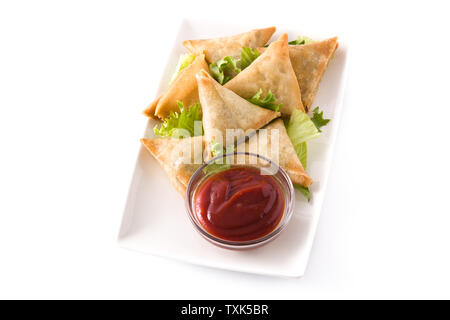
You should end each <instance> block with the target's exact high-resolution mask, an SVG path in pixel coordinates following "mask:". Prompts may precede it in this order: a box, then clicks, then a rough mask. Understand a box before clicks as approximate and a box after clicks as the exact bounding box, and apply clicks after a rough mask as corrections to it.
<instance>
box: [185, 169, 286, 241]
mask: <svg viewBox="0 0 450 320" xmlns="http://www.w3.org/2000/svg"><path fill="white" fill-rule="evenodd" d="M284 203H285V199H284V194H283V191H282V189H281V187H280V185H279V184H278V182H277V181H276V180H275V179H274V178H273V177H272V176H270V175H261V173H260V170H259V169H257V168H253V167H245V166H243V167H235V168H231V169H227V170H224V171H221V172H218V173H215V174H213V175H211V176H210V177H208V178H206V179H205V181H203V183H202V184H201V185H200V187H199V189H198V190H197V192H196V194H195V196H194V210H195V214H196V216H197V219H198V220H199V222H200V223H201V224H202V226H203V227H204V228H205V230H206V231H207V232H209V233H210V234H212V235H214V236H216V237H219V238H221V239H224V240H228V241H249V240H255V239H258V238H261V237H263V236H265V235H267V234H269V233H270V232H271V231H273V230H274V229H275V228H276V227H277V225H278V224H279V222H280V221H281V218H282V217H283V211H284Z"/></svg>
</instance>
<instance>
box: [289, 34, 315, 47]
mask: <svg viewBox="0 0 450 320" xmlns="http://www.w3.org/2000/svg"><path fill="white" fill-rule="evenodd" d="M314 42H315V41H314V40H313V39H311V38H309V37H305V36H298V37H297V39H296V40H293V41H289V42H288V44H290V45H302V44H310V43H314Z"/></svg>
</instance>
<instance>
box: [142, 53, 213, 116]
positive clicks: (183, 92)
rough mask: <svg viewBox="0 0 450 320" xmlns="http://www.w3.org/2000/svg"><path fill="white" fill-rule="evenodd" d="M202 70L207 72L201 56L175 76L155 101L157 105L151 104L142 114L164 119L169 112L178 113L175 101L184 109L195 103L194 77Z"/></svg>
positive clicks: (196, 92)
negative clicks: (180, 103) (181, 104)
mask: <svg viewBox="0 0 450 320" xmlns="http://www.w3.org/2000/svg"><path fill="white" fill-rule="evenodd" d="M202 69H204V70H209V69H208V65H207V64H206V61H205V56H204V55H203V54H201V55H198V56H196V57H195V59H194V61H192V63H191V64H189V65H188V66H187V67H186V68H185V69H183V70H182V71H181V72H180V73H179V74H178V75H177V77H176V78H175V79H174V80H173V82H172V83H171V84H170V86H169V88H168V89H167V91H166V92H165V93H164V94H163V95H162V96H160V97H158V98H157V99H156V100H157V103H155V102H156V101H155V102H153V103H152V104H151V105H150V106H149V107H148V108H147V109H146V110H145V111H144V114H146V115H148V116H152V114H155V115H156V116H158V117H159V118H161V119H165V118H166V117H168V116H169V115H170V112H171V111H173V112H179V111H180V108H179V107H178V104H177V101H181V102H183V104H184V106H185V107H186V108H187V107H189V106H191V105H193V104H195V103H197V102H198V101H199V100H198V90H197V80H196V79H195V75H196V74H197V72H199V71H200V70H202Z"/></svg>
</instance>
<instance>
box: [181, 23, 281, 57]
mask: <svg viewBox="0 0 450 320" xmlns="http://www.w3.org/2000/svg"><path fill="white" fill-rule="evenodd" d="M275 30H276V28H275V27H270V28H265V29H255V30H251V31H249V32H244V33H240V34H237V35H234V36H228V37H220V38H213V39H199V40H186V41H183V45H184V46H185V47H186V48H187V49H188V50H189V51H190V52H191V53H193V54H195V55H199V54H204V55H205V58H206V61H208V63H213V62H216V61H217V60H219V59H222V58H223V57H225V56H232V57H237V56H239V55H240V53H241V49H242V47H249V48H252V49H255V48H258V47H262V46H264V45H265V44H266V43H267V41H269V39H270V38H271V37H272V35H273V33H274V32H275Z"/></svg>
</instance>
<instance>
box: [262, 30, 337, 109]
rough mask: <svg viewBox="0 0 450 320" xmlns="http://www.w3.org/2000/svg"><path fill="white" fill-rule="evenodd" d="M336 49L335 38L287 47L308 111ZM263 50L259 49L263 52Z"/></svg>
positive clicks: (304, 104)
mask: <svg viewBox="0 0 450 320" xmlns="http://www.w3.org/2000/svg"><path fill="white" fill-rule="evenodd" d="M337 47H338V41H337V37H334V38H331V39H327V40H324V41H319V42H314V43H310V44H305V45H291V46H289V57H290V59H291V63H292V67H293V68H294V72H295V76H296V77H297V81H298V84H299V86H300V92H301V94H302V102H303V106H304V107H305V109H306V110H307V111H308V110H309V108H311V106H312V104H313V102H314V98H315V96H316V93H317V89H318V88H319V83H320V80H321V79H322V76H323V73H324V72H325V69H326V68H327V66H328V62H329V61H330V59H331V57H332V56H333V53H334V52H335V51H336V49H337ZM264 50H265V48H259V49H258V51H259V52H264Z"/></svg>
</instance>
